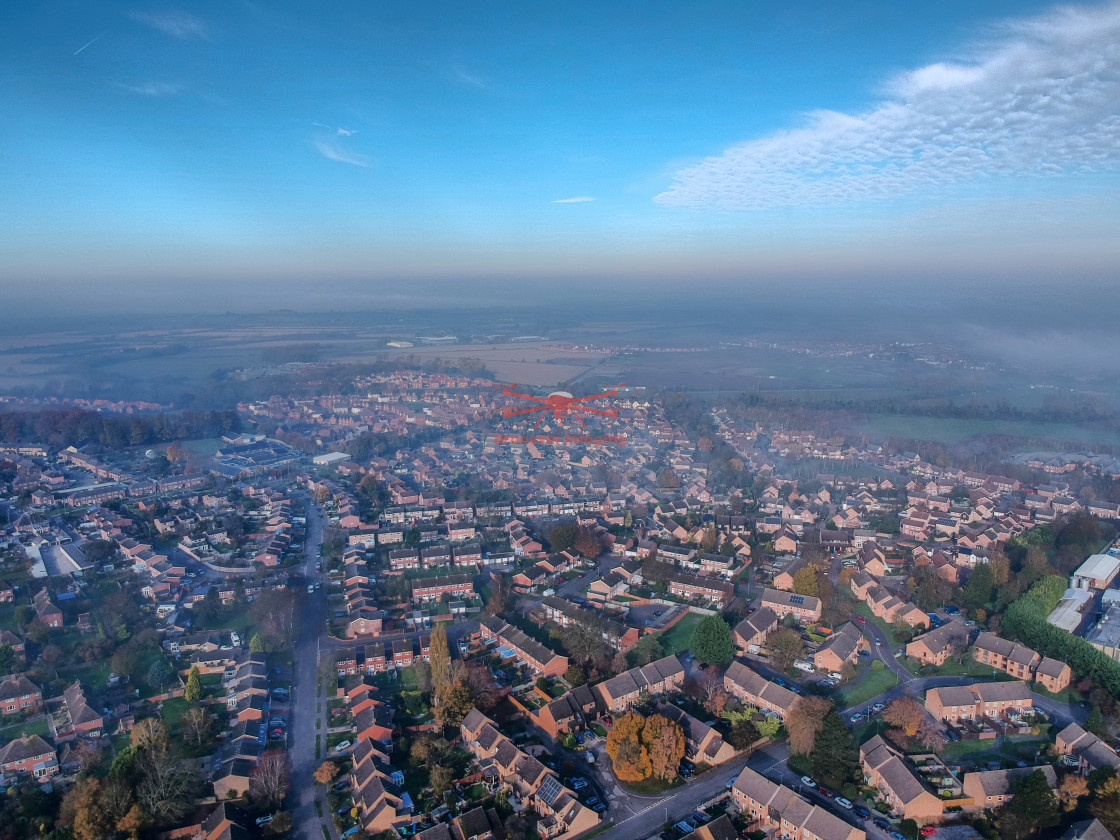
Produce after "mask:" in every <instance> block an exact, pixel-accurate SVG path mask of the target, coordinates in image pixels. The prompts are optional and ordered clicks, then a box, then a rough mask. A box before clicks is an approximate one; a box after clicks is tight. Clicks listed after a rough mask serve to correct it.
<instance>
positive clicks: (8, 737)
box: [0, 716, 51, 743]
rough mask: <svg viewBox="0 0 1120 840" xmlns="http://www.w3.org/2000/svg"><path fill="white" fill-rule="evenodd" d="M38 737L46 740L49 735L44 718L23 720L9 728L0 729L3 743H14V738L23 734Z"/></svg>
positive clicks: (49, 731)
mask: <svg viewBox="0 0 1120 840" xmlns="http://www.w3.org/2000/svg"><path fill="white" fill-rule="evenodd" d="M25 733H26V734H27V735H38V736H39V737H40V738H48V737H50V734H51V727H50V724H49V723H48V722H47V718H46V716H43V717H38V718H35V719H34V720H25V721H21V722H20V723H13V724H12V725H11V726H5V727H4V728H3V729H0V738H2V739H3V740H4V743H7V742H8V741H14V740H15V739H16V738H18V737H20V736H21V735H23V734H25Z"/></svg>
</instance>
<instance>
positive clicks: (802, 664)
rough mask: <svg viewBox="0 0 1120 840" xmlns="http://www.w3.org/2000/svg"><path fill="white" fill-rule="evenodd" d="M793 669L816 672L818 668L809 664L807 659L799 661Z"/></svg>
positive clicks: (794, 664)
mask: <svg viewBox="0 0 1120 840" xmlns="http://www.w3.org/2000/svg"><path fill="white" fill-rule="evenodd" d="M793 667H794V668H797V669H798V670H799V671H815V670H816V668H814V667H813V663H812V662H809V661H808V660H806V659H798V660H797V661H796V662H794V663H793Z"/></svg>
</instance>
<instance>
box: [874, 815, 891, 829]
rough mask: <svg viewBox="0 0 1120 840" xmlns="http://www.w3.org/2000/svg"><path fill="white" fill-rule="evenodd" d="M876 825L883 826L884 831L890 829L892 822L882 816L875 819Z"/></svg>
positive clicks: (877, 826)
mask: <svg viewBox="0 0 1120 840" xmlns="http://www.w3.org/2000/svg"><path fill="white" fill-rule="evenodd" d="M875 827H876V828H881V829H883V831H890V828H891V824H890V823H889V822H887V821H886V820H884V819H883V818H881V817H880V818H878V819H876V820H875Z"/></svg>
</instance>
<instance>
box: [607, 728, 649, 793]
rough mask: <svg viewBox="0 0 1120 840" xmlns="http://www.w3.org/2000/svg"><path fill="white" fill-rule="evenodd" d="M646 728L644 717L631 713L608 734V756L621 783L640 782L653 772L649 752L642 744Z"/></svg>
mask: <svg viewBox="0 0 1120 840" xmlns="http://www.w3.org/2000/svg"><path fill="white" fill-rule="evenodd" d="M644 726H645V720H644V719H643V718H642V716H641V715H639V714H635V713H634V712H630V713H629V714H626V715H623V716H622V717H621V718H619V719H618V720H616V721H615V722H614V726H613V727H611V731H610V732H609V733H608V734H607V755H609V756H610V757H611V762H612V763H613V765H614V774H615V775H616V776H618V778H619V780H620V781H623V782H640V781H643V780H644V779H648V778H649V777H650V774H651V773H652V772H653V766H652V765H651V764H650V760H649V751H648V750H647V749H646V747H645V745H644V744H643V743H642V729H643V728H644Z"/></svg>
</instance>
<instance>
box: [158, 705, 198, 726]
mask: <svg viewBox="0 0 1120 840" xmlns="http://www.w3.org/2000/svg"><path fill="white" fill-rule="evenodd" d="M190 707H191V704H190V703H188V702H187V701H186V700H185V699H184V698H182V697H172V698H171V699H169V700H164V701H163V711H161V712H160V717H162V718H163V722H164V723H166V724H167V727H168V729H172V730H173V729H175V728H176V727H178V726H179V721H180V719H182V717H183V715H184V714H186V712H187V709H189V708H190Z"/></svg>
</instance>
